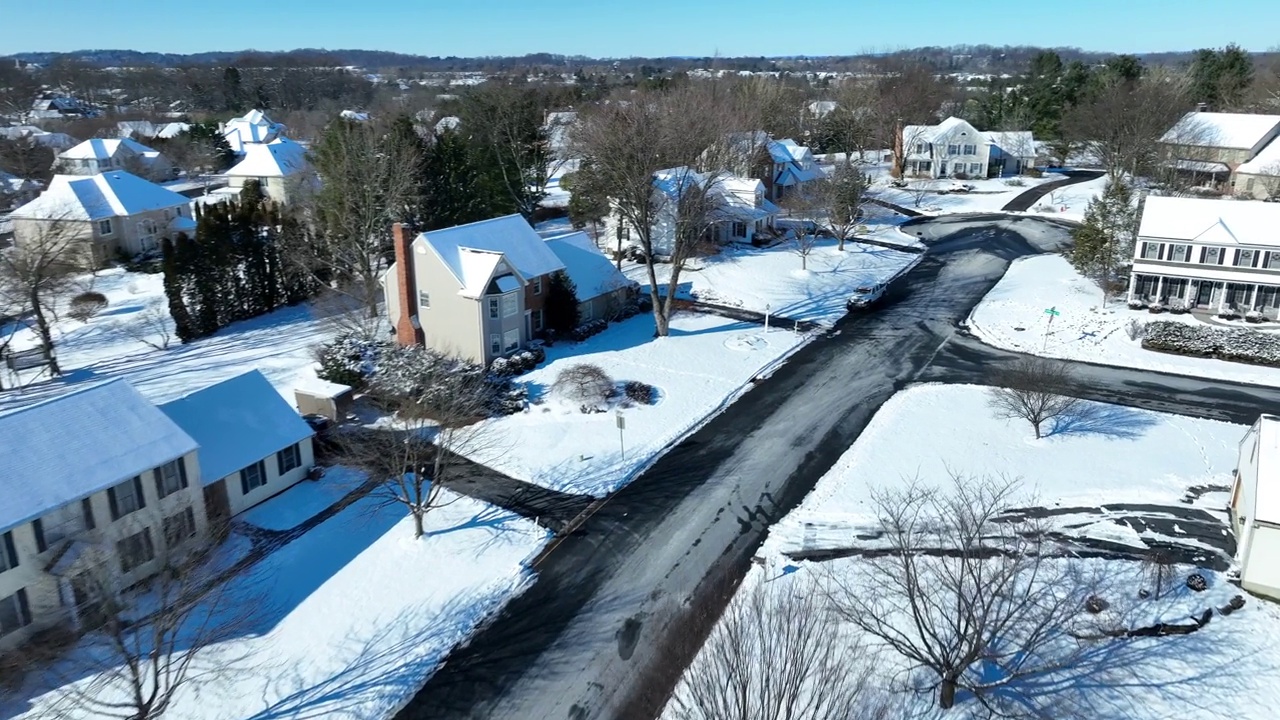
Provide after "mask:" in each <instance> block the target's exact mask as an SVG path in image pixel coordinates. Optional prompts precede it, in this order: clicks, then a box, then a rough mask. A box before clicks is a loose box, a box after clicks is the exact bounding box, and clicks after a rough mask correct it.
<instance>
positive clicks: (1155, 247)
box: [1142, 243, 1160, 260]
mask: <svg viewBox="0 0 1280 720" xmlns="http://www.w3.org/2000/svg"><path fill="white" fill-rule="evenodd" d="M1142 257H1143V259H1145V260H1159V259H1160V243H1142Z"/></svg>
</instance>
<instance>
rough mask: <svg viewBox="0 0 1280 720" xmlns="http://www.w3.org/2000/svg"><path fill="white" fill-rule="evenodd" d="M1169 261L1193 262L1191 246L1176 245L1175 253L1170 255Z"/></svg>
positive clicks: (1174, 247)
mask: <svg viewBox="0 0 1280 720" xmlns="http://www.w3.org/2000/svg"><path fill="white" fill-rule="evenodd" d="M1169 259H1170V260H1173V261H1174V262H1191V246H1190V245H1174V246H1173V252H1172V253H1170V255H1169Z"/></svg>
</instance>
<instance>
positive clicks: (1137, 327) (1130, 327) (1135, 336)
mask: <svg viewBox="0 0 1280 720" xmlns="http://www.w3.org/2000/svg"><path fill="white" fill-rule="evenodd" d="M1124 334H1125V335H1128V336H1129V339H1130V340H1141V339H1142V338H1143V336H1145V335H1146V334H1147V324H1146V323H1144V322H1142V321H1141V320H1139V319H1138V318H1130V319H1129V322H1127V323H1125V326H1124Z"/></svg>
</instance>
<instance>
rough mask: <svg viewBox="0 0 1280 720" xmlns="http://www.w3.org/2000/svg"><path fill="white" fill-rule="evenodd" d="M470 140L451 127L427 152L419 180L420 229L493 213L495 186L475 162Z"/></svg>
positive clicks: (466, 221)
mask: <svg viewBox="0 0 1280 720" xmlns="http://www.w3.org/2000/svg"><path fill="white" fill-rule="evenodd" d="M477 160H478V158H477V157H476V156H475V154H473V153H472V152H471V148H470V142H469V141H468V140H467V139H466V138H465V137H463V136H461V135H459V134H458V133H456V132H454V131H452V130H446V131H444V132H442V133H440V134H438V135H437V136H436V139H435V142H434V143H432V145H431V148H430V149H429V150H428V151H427V156H426V162H425V163H424V165H425V168H424V178H423V183H422V195H423V212H422V222H423V225H422V229H423V230H439V229H441V228H447V227H453V226H454V225H465V224H466V223H470V222H476V221H478V220H486V219H488V218H491V217H494V216H495V215H497V214H498V213H497V212H494V210H495V209H496V208H494V203H493V202H492V198H493V196H494V187H493V183H492V181H491V179H489V178H486V177H485V175H484V173H483V172H481V170H480V169H479V168H480V166H479V165H478V164H477V162H476V161H477Z"/></svg>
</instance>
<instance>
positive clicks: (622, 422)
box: [616, 410, 627, 460]
mask: <svg viewBox="0 0 1280 720" xmlns="http://www.w3.org/2000/svg"><path fill="white" fill-rule="evenodd" d="M616 417H617V418H618V451H619V452H621V453H622V458H623V459H624V460H625V459H626V457H627V446H626V443H625V442H623V440H622V431H623V430H626V429H627V419H626V418H625V417H623V416H622V411H621V410H619V411H618V414H617V416H616Z"/></svg>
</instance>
